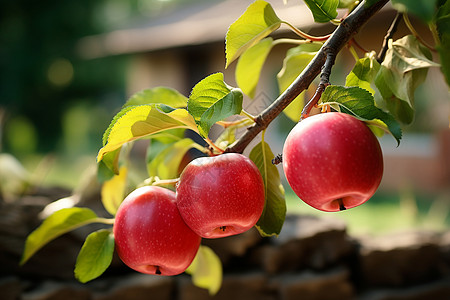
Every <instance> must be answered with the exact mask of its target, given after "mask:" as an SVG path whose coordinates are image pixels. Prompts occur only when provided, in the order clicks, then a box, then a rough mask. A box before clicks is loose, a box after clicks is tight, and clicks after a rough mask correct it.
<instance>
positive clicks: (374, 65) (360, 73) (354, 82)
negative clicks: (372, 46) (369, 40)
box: [345, 57, 380, 95]
mask: <svg viewBox="0 0 450 300" xmlns="http://www.w3.org/2000/svg"><path fill="white" fill-rule="evenodd" d="M379 69H380V64H379V63H378V62H377V60H376V59H375V58H374V57H364V58H361V59H359V60H358V61H357V62H356V64H355V66H354V67H353V69H352V71H351V72H350V74H348V75H347V78H346V81H345V85H346V86H357V87H360V88H362V89H365V90H368V91H369V92H370V93H372V95H373V94H375V91H374V90H373V89H372V87H371V86H370V84H371V83H372V82H373V81H374V80H375V76H376V75H377V73H378V70H379Z"/></svg>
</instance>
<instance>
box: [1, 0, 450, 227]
mask: <svg viewBox="0 0 450 300" xmlns="http://www.w3.org/2000/svg"><path fill="white" fill-rule="evenodd" d="M269 2H271V3H272V5H273V7H274V8H275V11H276V12H277V14H278V16H279V17H280V18H281V19H285V20H288V21H289V22H291V23H293V24H294V25H296V26H298V27H300V28H302V29H303V30H305V31H307V32H310V33H312V34H317V35H319V34H325V33H329V32H330V31H331V30H332V29H333V28H332V25H320V26H318V25H317V24H314V23H313V20H312V17H311V15H310V13H309V11H308V10H307V9H306V7H305V6H304V3H303V2H301V1H289V2H288V5H284V4H283V1H281V0H273V1H269ZM250 3H251V1H237V0H227V1H224V0H209V1H206V0H99V1H87V0H80V1H70V0H64V1H52V0H48V1H44V2H36V1H23V0H21V1H7V0H6V1H1V3H0V6H1V7H0V137H1V138H0V150H1V152H2V154H8V155H11V156H8V155H5V156H3V157H2V161H1V165H0V168H1V169H2V170H3V171H2V172H1V173H2V174H3V175H1V176H2V177H0V178H1V183H2V191H3V196H7V194H8V193H9V192H13V191H10V190H14V188H15V187H14V183H11V182H12V181H14V180H13V179H12V178H13V177H14V176H9V175H8V174H11V171H10V170H9V169H8V168H14V165H15V166H16V167H17V168H15V169H16V172H15V173H17V176H18V177H19V178H24V177H26V178H27V179H29V180H31V181H33V184H35V185H42V186H58V187H64V188H68V189H72V188H74V187H75V186H77V185H78V184H79V182H80V180H81V177H82V174H83V173H84V171H85V170H87V169H89V168H90V167H92V166H93V165H95V156H96V153H97V151H98V149H99V148H100V147H101V137H102V134H103V132H104V130H105V129H106V128H107V126H108V124H109V122H110V120H111V119H112V117H113V116H114V114H115V113H116V112H117V111H118V110H119V109H120V107H121V105H122V104H123V103H124V102H125V101H126V99H127V98H128V97H129V96H130V95H132V94H133V93H135V92H137V91H139V90H141V89H144V88H151V87H156V86H168V87H172V88H175V89H177V90H178V91H180V92H181V93H183V94H184V95H186V96H188V95H189V92H190V90H191V89H192V87H193V86H194V85H195V84H196V83H197V82H198V81H199V80H201V79H202V78H204V77H205V76H207V75H209V74H211V73H213V72H224V73H225V81H226V82H227V83H229V84H231V85H236V84H235V81H234V68H235V64H233V65H231V66H230V67H229V68H228V69H227V70H225V69H224V65H225V56H224V37H225V34H226V30H227V28H228V26H229V24H231V23H232V22H233V21H234V20H236V19H237V18H238V17H239V16H240V15H241V14H242V13H243V12H244V10H245V8H246V7H247V6H248V5H249V4H250ZM393 16H394V12H393V11H392V10H391V9H390V8H386V9H384V12H383V13H382V14H380V15H379V16H377V17H375V18H374V19H373V20H371V21H370V22H369V24H368V25H367V26H365V27H364V29H363V31H362V32H361V33H360V34H359V35H358V36H357V40H358V42H359V43H360V44H361V45H362V46H363V47H364V48H365V49H368V50H375V51H378V50H379V47H380V45H381V41H382V39H383V36H384V34H385V31H386V29H387V28H388V26H389V24H390V22H391V20H392V18H393ZM413 22H414V24H416V26H417V30H418V31H419V32H420V33H421V34H422V36H423V37H424V38H425V39H428V40H429V41H430V42H431V40H430V39H431V37H430V35H429V33H428V31H427V29H426V28H423V27H422V26H421V25H420V23H418V22H415V20H414V19H413ZM405 33H407V30H406V29H405V26H404V25H403V24H400V27H399V30H398V33H397V34H396V35H395V36H394V38H396V37H397V38H398V37H401V36H403V35H404V34H405ZM277 35H278V36H283V37H294V36H293V35H292V34H291V33H290V32H288V31H287V28H285V27H283V26H282V27H281V30H279V31H277ZM287 49H288V45H280V46H277V47H275V48H274V49H273V51H272V52H271V54H270V56H269V59H268V61H267V63H266V64H265V66H264V69H263V75H262V77H261V80H260V84H259V87H258V91H257V96H256V97H255V98H256V99H255V100H253V101H250V100H249V99H246V101H247V102H246V106H247V107H248V109H249V110H250V111H252V112H254V113H257V112H258V111H260V110H261V109H263V108H264V107H266V106H267V105H268V104H269V103H270V102H271V101H273V99H275V98H276V96H277V95H278V94H279V90H278V86H277V82H276V78H275V75H276V74H277V73H278V72H279V70H280V69H281V67H282V60H283V58H284V55H285V53H286V51H287ZM353 64H354V60H353V58H352V57H351V55H350V53H349V51H347V50H346V49H344V50H343V51H342V52H341V54H340V56H339V58H338V64H337V65H336V66H335V67H334V68H333V74H332V82H333V83H334V84H343V83H344V82H345V76H346V74H348V72H349V71H350V70H351V68H352V67H353ZM448 100H449V96H448V89H447V86H446V85H445V82H444V80H443V78H442V76H441V74H440V72H439V70H438V69H437V68H434V69H431V70H430V72H429V76H428V78H427V81H426V83H425V84H423V85H421V86H420V87H419V89H418V90H417V92H416V100H415V101H416V107H417V114H416V119H415V121H414V123H413V124H412V125H409V126H405V127H404V138H403V140H402V142H401V145H400V146H399V147H397V146H396V144H395V141H394V139H393V138H392V137H390V136H385V137H383V138H382V139H381V144H382V147H383V151H384V154H385V164H386V166H385V169H386V171H385V175H384V179H383V182H382V185H381V187H380V190H379V192H378V193H377V195H376V197H375V198H376V201H370V202H369V203H368V204H367V205H365V206H362V207H361V208H356V209H354V210H352V212H351V213H350V212H348V213H347V212H344V213H341V214H340V215H339V217H343V218H349V219H348V221H349V222H350V225H351V226H350V228H355V230H366V229H370V230H375V231H377V230H389V229H391V228H392V227H391V226H406V227H409V226H417V225H426V226H428V225H430V226H432V227H435V226H437V227H440V228H442V227H445V226H447V225H448V224H449V222H450V221H449V216H448V215H449V206H450V158H449V157H450V156H449V153H450V137H449V135H450V134H449V129H448V123H449V114H450V113H449V101H448ZM293 125H294V123H293V122H292V121H290V120H289V119H288V118H287V117H285V116H284V115H282V116H280V117H279V118H277V120H276V122H274V124H272V125H271V127H270V130H269V132H268V139H269V142H270V143H271V145H272V147H273V149H272V150H273V151H274V153H280V152H281V147H282V144H283V140H284V138H285V136H286V135H287V133H288V132H289V130H290V128H292V126H293ZM11 157H13V158H14V159H12V158H11ZM15 160H16V161H15ZM13 161H15V162H13ZM18 164H20V165H21V166H22V167H23V168H22V169H21V168H20V167H18V166H17V165H18ZM5 173H6V174H5ZM13 173H14V172H13ZM285 186H286V190H287V199H288V207H289V209H290V211H292V212H308V213H315V212H314V211H313V210H311V211H310V210H309V208H308V207H305V205H301V204H299V203H298V199H296V197H295V195H293V194H292V192H291V191H290V190H289V187H288V185H285ZM358 210H359V211H358ZM374 211H376V213H374ZM399 213H404V215H401V216H402V217H401V218H399V217H398V216H399V215H398V214H399ZM380 215H382V216H383V218H380V217H379V216H380ZM353 219H355V220H354V221H353ZM387 220H390V221H392V222H393V223H398V224H396V225H392V224H390V223H389V222H387ZM352 224H355V225H352ZM353 226H355V227H353Z"/></svg>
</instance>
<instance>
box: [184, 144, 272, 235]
mask: <svg viewBox="0 0 450 300" xmlns="http://www.w3.org/2000/svg"><path fill="white" fill-rule="evenodd" d="M264 203H265V195H264V183H263V180H262V177H261V174H260V173H259V170H258V168H257V167H256V165H255V164H254V163H253V162H252V161H251V160H250V159H249V158H248V157H246V156H244V155H242V154H238V153H227V154H221V155H218V156H213V157H200V158H197V159H195V160H193V161H192V162H190V163H189V164H188V165H187V166H186V168H185V169H184V170H183V172H182V173H181V176H180V181H179V182H178V186H177V206H178V209H179V211H180V214H181V216H182V217H183V219H184V221H185V222H186V224H188V226H189V227H191V228H192V230H193V231H194V232H196V233H197V234H198V235H200V236H201V237H205V238H219V237H225V236H230V235H235V234H239V233H242V232H244V231H247V230H248V229H250V228H251V227H253V226H254V225H255V224H256V222H258V220H259V217H260V216H261V213H262V211H263V208H264Z"/></svg>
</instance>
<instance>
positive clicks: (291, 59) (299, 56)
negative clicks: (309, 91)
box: [277, 44, 321, 122]
mask: <svg viewBox="0 0 450 300" xmlns="http://www.w3.org/2000/svg"><path fill="white" fill-rule="evenodd" d="M320 47H321V45H320V44H305V45H300V46H297V47H294V48H291V49H289V50H288V52H287V53H286V57H285V59H284V61H283V68H282V69H281V71H280V72H279V73H278V74H277V81H278V88H279V90H280V93H282V92H284V91H285V90H286V89H287V88H288V87H289V86H290V85H291V84H292V82H294V80H295V79H296V78H297V77H298V75H300V73H301V72H302V71H303V69H304V68H305V67H306V66H307V65H308V64H309V62H310V61H311V60H312V59H313V57H314V56H315V55H316V53H317V51H318V50H319V49H320ZM303 96H304V93H301V94H300V95H298V96H297V97H296V98H295V100H294V101H292V102H291V103H290V104H289V106H288V107H286V109H285V110H284V111H283V112H284V113H285V114H286V116H288V117H289V118H290V119H291V120H293V121H294V122H298V120H300V115H301V111H302V108H303V106H304V103H303Z"/></svg>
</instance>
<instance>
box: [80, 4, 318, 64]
mask: <svg viewBox="0 0 450 300" xmlns="http://www.w3.org/2000/svg"><path fill="white" fill-rule="evenodd" d="M253 1H254V0H216V1H212V0H211V1H207V2H201V3H198V4H192V5H188V6H185V7H182V8H181V9H179V10H178V11H175V12H173V13H172V14H171V15H168V16H164V17H161V18H155V19H152V20H150V21H149V22H147V23H145V24H143V25H142V26H139V27H135V28H130V29H120V30H115V31H112V32H108V33H105V34H100V35H95V36H88V37H85V38H83V39H82V40H80V42H79V44H78V50H79V52H80V54H81V55H82V56H83V57H85V58H98V57H105V56H111V55H120V54H130V53H139V52H150V51H155V50H161V49H167V48H174V47H181V46H186V45H199V44H205V43H211V42H218V41H224V40H225V35H226V32H227V30H228V27H229V26H230V24H232V23H233V22H234V21H235V20H236V19H238V18H239V16H240V15H241V14H242V13H243V12H244V11H245V9H246V8H247V7H248V6H249V5H250V4H251V3H252V2H253ZM267 2H269V3H270V4H271V5H272V7H273V8H274V10H275V12H276V14H277V16H278V17H279V18H280V19H282V20H286V21H288V22H289V23H291V24H292V25H294V26H298V27H299V28H302V29H306V30H308V27H312V26H313V25H314V22H313V18H312V15H311V12H310V11H309V9H307V8H306V7H305V4H304V2H303V1H292V0H291V1H283V0H267ZM284 2H287V4H284ZM282 28H283V27H282ZM286 28H287V27H286Z"/></svg>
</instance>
